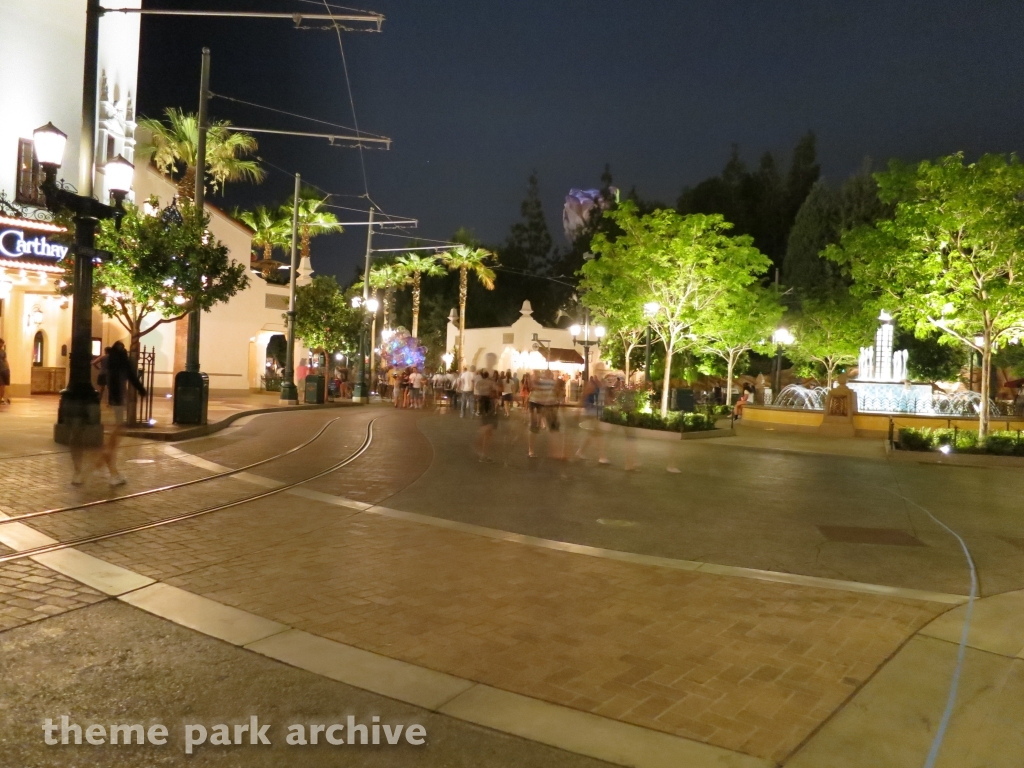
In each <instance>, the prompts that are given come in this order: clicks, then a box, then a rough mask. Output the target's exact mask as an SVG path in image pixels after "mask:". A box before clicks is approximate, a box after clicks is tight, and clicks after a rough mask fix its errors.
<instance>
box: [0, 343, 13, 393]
mask: <svg viewBox="0 0 1024 768" xmlns="http://www.w3.org/2000/svg"><path fill="white" fill-rule="evenodd" d="M9 386H11V366H10V363H8V362H7V342H6V341H4V340H3V339H0V405H3V404H4V403H7V405H10V404H11V399H10V398H9V397H7V388H8V387H9Z"/></svg>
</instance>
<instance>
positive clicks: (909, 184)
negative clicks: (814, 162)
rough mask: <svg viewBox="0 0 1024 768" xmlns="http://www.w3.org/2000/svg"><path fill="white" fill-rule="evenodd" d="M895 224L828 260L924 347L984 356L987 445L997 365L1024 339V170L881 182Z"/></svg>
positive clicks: (833, 249) (867, 232)
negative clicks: (995, 359) (925, 342)
mask: <svg viewBox="0 0 1024 768" xmlns="http://www.w3.org/2000/svg"><path fill="white" fill-rule="evenodd" d="M875 178H876V179H877V180H878V186H879V196H880V197H881V199H882V200H883V201H885V202H889V203H891V204H894V205H895V213H894V214H893V216H892V217H891V218H888V219H883V220H881V221H878V222H877V223H876V224H875V225H874V226H868V227H861V228H859V229H855V230H853V231H851V232H849V233H847V234H846V235H844V236H843V238H842V240H841V242H840V244H839V245H834V246H830V247H829V248H828V249H827V250H826V252H825V255H826V256H827V257H828V258H830V259H832V260H833V261H836V262H838V263H839V264H841V265H842V266H843V267H844V269H846V270H848V271H849V274H850V275H851V276H852V278H853V281H854V282H853V288H852V290H853V292H854V294H855V295H856V296H857V297H858V298H860V299H861V301H862V302H865V303H872V304H874V306H875V308H876V309H877V308H880V307H885V308H887V309H889V310H890V311H892V312H893V313H894V314H896V315H897V317H898V318H899V319H900V320H902V321H903V325H904V326H905V327H912V328H914V330H915V333H916V334H917V335H918V336H919V337H927V336H929V335H931V334H933V333H935V332H936V331H938V332H940V333H941V334H942V335H941V336H940V340H941V341H942V342H943V343H946V344H950V345H961V346H964V347H967V348H968V349H970V350H974V351H977V352H979V353H980V354H981V360H982V375H981V396H982V403H983V407H982V408H981V409H980V413H979V417H978V432H979V437H980V438H981V439H982V440H984V439H985V438H986V437H987V436H988V431H989V411H988V407H987V406H988V401H989V397H990V396H991V395H992V394H993V393H991V392H990V391H989V390H990V384H989V382H990V371H991V367H992V355H993V352H994V351H995V350H997V349H998V348H1000V347H1001V346H1003V345H1005V344H1008V343H1011V342H1012V341H1014V340H1019V338H1020V337H1021V336H1022V335H1024V195H1022V191H1024V164H1022V163H1021V162H1020V160H1019V159H1018V158H1017V157H1016V156H1015V155H1011V156H1010V157H1006V156H1003V155H984V156H983V157H981V158H980V159H979V160H978V161H977V162H975V163H965V162H964V159H963V156H962V155H959V154H957V155H950V156H949V157H943V158H940V159H938V160H936V161H934V162H931V161H925V162H922V163H920V164H918V165H916V166H904V165H900V164H897V163H893V164H891V165H890V168H889V170H888V171H887V172H885V173H880V174H877V175H876V177H875Z"/></svg>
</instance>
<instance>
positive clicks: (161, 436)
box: [124, 402, 360, 442]
mask: <svg viewBox="0 0 1024 768" xmlns="http://www.w3.org/2000/svg"><path fill="white" fill-rule="evenodd" d="M357 405H360V403H344V402H343V403H324V404H323V405H281V406H271V407H270V408H252V409H250V410H248V411H238V412H237V413H232V414H231V415H229V416H225V417H224V418H223V419H221V420H220V421H215V422H214V423H213V424H200V425H198V426H195V427H189V428H187V429H179V430H177V431H175V432H166V431H156V430H152V429H145V428H139V427H137V428H134V429H126V430H125V431H124V436H125V437H139V438H144V439H148V440H162V441H166V442H170V441H178V440H192V439H193V438H196V437H205V436H206V435H212V434H213V433H214V432H220V430H222V429H224V428H225V427H229V426H231V424H233V423H234V422H236V421H238V420H239V419H241V418H243V417H245V416H259V415H260V414H264V413H278V412H281V411H312V410H315V409H317V408H350V407H352V406H357Z"/></svg>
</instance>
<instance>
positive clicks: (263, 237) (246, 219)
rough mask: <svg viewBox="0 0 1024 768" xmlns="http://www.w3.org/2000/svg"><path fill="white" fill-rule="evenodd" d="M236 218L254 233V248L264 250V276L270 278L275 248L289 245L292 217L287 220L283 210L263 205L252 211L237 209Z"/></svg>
mask: <svg viewBox="0 0 1024 768" xmlns="http://www.w3.org/2000/svg"><path fill="white" fill-rule="evenodd" d="M234 217H235V218H236V219H238V220H239V221H240V222H242V223H243V224H245V226H247V227H248V228H249V229H251V230H252V231H253V235H252V244H253V247H255V248H262V249H263V262H262V264H263V269H262V272H263V276H264V277H270V275H269V270H270V268H271V266H272V265H270V264H269V263H268V262H270V261H271V260H272V259H273V254H274V249H275V248H284V247H285V246H287V245H288V242H289V236H290V234H291V230H292V227H291V217H290V216H289V217H288V218H287V219H286V218H285V217H284V215H283V211H282V210H281V209H274V208H267V207H266V206H263V205H258V206H256V207H255V208H254V209H253V210H251V211H239V210H238V209H235V212H234Z"/></svg>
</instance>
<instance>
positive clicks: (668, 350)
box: [661, 344, 675, 419]
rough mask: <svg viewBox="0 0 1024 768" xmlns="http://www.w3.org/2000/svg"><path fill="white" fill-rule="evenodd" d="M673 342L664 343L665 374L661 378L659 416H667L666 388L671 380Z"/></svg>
mask: <svg viewBox="0 0 1024 768" xmlns="http://www.w3.org/2000/svg"><path fill="white" fill-rule="evenodd" d="M674 346H675V345H674V344H666V345H665V375H664V376H663V377H662V380H661V383H662V385H661V418H663V419H664V418H665V417H666V416H668V388H669V384H670V383H671V381H672V352H673V349H672V348H673V347H674Z"/></svg>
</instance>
